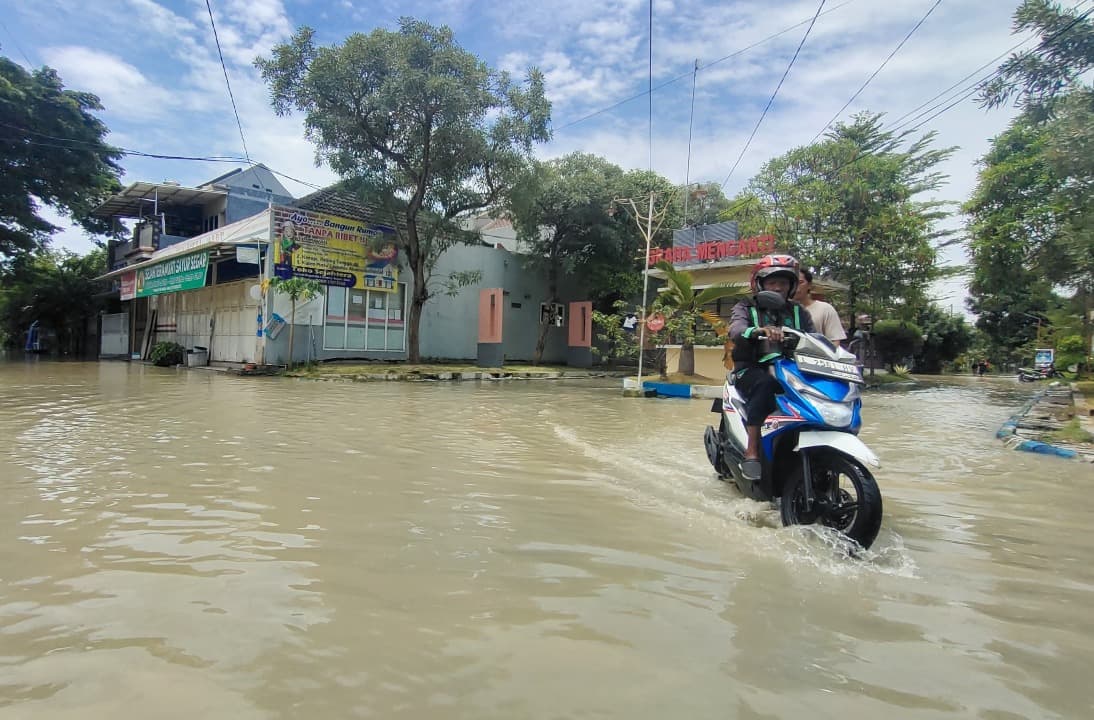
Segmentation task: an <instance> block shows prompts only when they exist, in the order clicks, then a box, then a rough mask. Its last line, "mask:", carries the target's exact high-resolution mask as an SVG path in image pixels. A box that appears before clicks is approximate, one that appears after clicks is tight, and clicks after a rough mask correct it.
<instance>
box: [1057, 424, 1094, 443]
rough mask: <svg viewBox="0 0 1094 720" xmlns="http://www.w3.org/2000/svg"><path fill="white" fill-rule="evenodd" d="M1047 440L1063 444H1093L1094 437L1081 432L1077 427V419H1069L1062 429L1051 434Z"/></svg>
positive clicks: (1080, 428) (1083, 431)
mask: <svg viewBox="0 0 1094 720" xmlns="http://www.w3.org/2000/svg"><path fill="white" fill-rule="evenodd" d="M1046 439H1047V440H1049V441H1050V442H1051V441H1056V442H1065V443H1087V444H1090V443H1094V435H1091V434H1090V433H1088V432H1087V431H1086V430H1083V429H1082V427H1080V426H1079V419H1078V418H1071V420H1069V421H1068V422H1067V423H1066V424H1065V425H1064V426H1063V427H1062V428H1060V429H1059V430H1056V431H1054V432H1051V433H1049V434H1048V436H1047V437H1046Z"/></svg>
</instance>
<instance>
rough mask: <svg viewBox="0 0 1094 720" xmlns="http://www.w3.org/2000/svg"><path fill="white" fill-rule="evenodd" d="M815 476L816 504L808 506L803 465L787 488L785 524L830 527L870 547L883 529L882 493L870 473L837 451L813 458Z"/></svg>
mask: <svg viewBox="0 0 1094 720" xmlns="http://www.w3.org/2000/svg"><path fill="white" fill-rule="evenodd" d="M809 471H810V474H812V476H813V505H812V507H811V508H809V509H808V510H807V509H806V507H805V488H804V483H803V482H802V480H803V473H802V466H801V464H800V463H799V464H798V465H797V467H796V468H795V470H794V472H793V474H791V475H790V477H788V478H787V480H786V484H785V485H784V486H783V494H782V500H781V502H780V505H781V514H782V521H783V525H812V524H814V523H820V524H821V525H824V526H825V527H830V528H832V529H834V530H837V531H838V532H840V533H842V534H843V535H845V536H847V537H849V538H850V539H852V540H854V541H855V542H857V543H858V544H859V545H861V546H862V547H863V548H868V547H870V545H871V544H872V543H873V542H874V539H875V538H877V534H878V531H879V530H881V490H879V489H878V486H877V481H876V480H874V476H873V475H871V474H870V471H869V470H867V469H866V468H865V467H863V466H862V464H861V463H859V462H858V461H857V460H855V459H853V458H850V457H848V456H846V455H843V454H842V453H838V452H835V451H833V450H819V451H814V452H811V453H810V455H809Z"/></svg>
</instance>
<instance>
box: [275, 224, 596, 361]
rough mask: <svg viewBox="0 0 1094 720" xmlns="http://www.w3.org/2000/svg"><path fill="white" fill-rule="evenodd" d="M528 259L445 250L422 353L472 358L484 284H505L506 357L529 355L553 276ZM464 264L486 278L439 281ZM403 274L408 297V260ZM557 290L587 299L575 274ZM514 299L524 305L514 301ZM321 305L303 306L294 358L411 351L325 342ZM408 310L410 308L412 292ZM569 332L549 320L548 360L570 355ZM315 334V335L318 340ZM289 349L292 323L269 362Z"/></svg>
mask: <svg viewBox="0 0 1094 720" xmlns="http://www.w3.org/2000/svg"><path fill="white" fill-rule="evenodd" d="M526 262H527V257H526V256H523V255H515V254H513V253H510V252H509V251H507V250H501V249H496V248H489V247H481V246H469V245H459V246H457V247H454V248H452V249H450V250H449V251H448V252H446V253H445V254H444V256H443V257H442V258H441V259H440V260H439V261H438V263H437V268H436V270H435V272H434V274H433V281H432V284H433V285H434V286H436V287H437V288H438V289H437V295H435V296H434V297H433V298H431V299H430V300H429V301H428V302H427V303H426V304H425V308H424V311H423V314H422V323H421V328H420V335H419V337H420V342H421V345H420V350H421V355H422V358H423V359H424V358H430V359H438V360H465V361H474V360H475V359H476V356H477V354H478V341H479V291H480V290H483V289H488V288H499V287H500V288H502V289H503V291H504V292H505V295H504V298H505V302H504V304H503V306H502V321H503V323H504V327H503V333H502V336H503V346H504V347H503V350H504V353H505V359H506V361H531V359H532V355H533V353H534V352H535V347H536V338H537V337H538V332H539V327H540V326H539V305H540V303H541V302H545V301H546V299H547V281H546V279H545V277H544V276H543V274H542V273H540V272H538V271H535V270H531V269H527V268H526V267H525V263H526ZM465 270H479V271H481V272H482V280H481V281H480V282H479V283H477V284H475V285H474V286H470V287H465V288H461V289H460V291H459V293H457V294H456V296H455V297H449V296H448V295H446V294H444V292H443V291H442V290H441V289H440V288H441V287H442V286H443V281H444V278H446V277H447V276H448V275H449V273H451V272H457V271H465ZM399 281H400V282H406V283H407V284H408V288H407V296H408V298H409V297H410V295H411V294H412V293H413V286H412V285H411V283H410V273H409V271H408V270H407V269H406V267H405V266H402V267H400V269H399ZM559 294H560V296H561V298H562V300H561V302H563V303H565V304H568V303H569V302H570V301H574V300H584V299H585V297H584V295H583V294H582V293H580V292H579V291H578V290H577V289H576V288H575V287H574V285H573V283H570V282H563V283H562V285H561V287H560V290H559ZM514 304H518V305H520V307H519V308H518V307H513V305H514ZM323 307H324V306H323V305H322V304H321V303H320V302H316V303H309V304H308V305H306V306H301V307H298V308H297V312H296V341H295V346H294V350H295V352H294V353H293V359H294V361H295V362H304V361H306V360H308V359H311V360H316V359H319V360H323V359H333V358H360V359H363V360H364V359H368V360H382V359H386V360H405V359H406V355H407V353H406V352H405V351H404V352H383V351H375V350H324V349H323V337H322V332H323V327H322V322H323V312H324V311H323ZM273 310H274V312H277V313H278V314H280V315H281V316H282V317H284V318H285V319H286V320H287V319H288V318H289V312H288V306H287V300H286V299H284V298H281V297H278V298H277V299H276V301H275V303H274V307H273ZM568 310H569V308H567V311H568ZM407 314H408V315H409V300H408V302H407ZM309 316H311V319H312V322H313V323H315V324H314V325H312V326H311V333H312V335H311V336H309V325H308V318H309ZM567 322H569V318H567ZM594 332H595V329H594ZM567 334H568V330H567V326H563V327H552V328H551V331H550V333H549V335H548V337H547V347H546V348H545V351H544V356H543V362H545V363H564V362H565V360H566V350H567ZM311 338H314V345H313V346H312V340H311ZM309 346H312V347H309ZM288 350H289V329H288V327H286V328H284V329H283V330H282V331H281V333H280V334H279V335H278V337H277V339H276V340H268V341H267V345H266V357H267V362H271V363H282V364H283V363H285V361H286V360H287V359H288V354H289V352H288Z"/></svg>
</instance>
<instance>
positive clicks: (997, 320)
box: [964, 116, 1061, 351]
mask: <svg viewBox="0 0 1094 720" xmlns="http://www.w3.org/2000/svg"><path fill="white" fill-rule="evenodd" d="M1046 143H1047V130H1046V128H1044V127H1042V126H1037V125H1035V124H1034V123H1032V122H1031V120H1030V119H1029V118H1028V117H1025V116H1023V117H1019V118H1017V119H1016V120H1015V121H1014V122H1012V123H1011V125H1010V127H1008V128H1007V130H1006V131H1005V132H1003V134H1001V135H1000V136H999V137H997V138H995V139H994V140H993V141H992V146H991V149H990V150H989V151H988V153H987V155H985V157H984V158H983V160H982V169H981V171H980V176H979V182H978V184H977V188H976V191H975V192H974V194H973V196H972V198H971V199H970V200H969V202H968V203H966V205H965V208H964V209H965V212H967V213H968V214H969V218H970V220H969V224H968V238H969V239H968V245H967V247H968V252H969V256H970V258H971V260H972V263H971V264H972V269H973V272H972V278H971V282H970V283H969V296H970V299H969V307H970V309H972V311H973V312H975V313H976V314H977V320H976V327H977V328H979V329H980V330H982V331H983V332H984V333H985V334H986V335H987V336H988V338H989V339H990V341H991V342H992V344H993V345H995V346H997V347H999V348H1002V349H1004V351H1013V350H1015V349H1017V348H1020V347H1022V346H1024V345H1026V344H1028V343H1030V342H1031V341H1033V340H1034V337H1035V335H1036V333H1037V317H1039V316H1041V315H1042V314H1043V313H1044V312H1045V310H1047V309H1048V307H1049V306H1050V305H1051V303H1052V286H1051V283H1050V282H1049V281H1048V280H1047V279H1046V275H1045V273H1044V272H1043V270H1042V269H1041V268H1039V267H1036V266H1035V265H1034V263H1032V262H1030V259H1031V258H1032V257H1033V256H1034V255H1035V254H1036V248H1037V247H1039V246H1041V245H1043V244H1045V243H1046V242H1049V241H1050V239H1051V238H1052V237H1053V235H1054V234H1055V232H1056V228H1057V226H1058V222H1057V218H1056V211H1055V208H1054V201H1053V198H1054V196H1055V193H1056V191H1057V190H1058V189H1059V187H1060V185H1061V181H1060V178H1059V177H1058V175H1057V174H1056V172H1055V169H1054V168H1053V167H1052V165H1051V163H1049V162H1048V159H1047V158H1046V156H1045V149H1046Z"/></svg>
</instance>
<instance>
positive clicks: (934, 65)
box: [0, 0, 1076, 312]
mask: <svg viewBox="0 0 1094 720" xmlns="http://www.w3.org/2000/svg"><path fill="white" fill-rule="evenodd" d="M1074 2H1076V0H1067V2H1065V5H1067V6H1070V5H1072V4H1074ZM818 3H819V0H702V1H695V2H689V1H687V0H653V9H652V13H653V29H652V39H651V32H650V2H649V0H601V2H595V3H594V2H588V1H587V0H546V1H544V0H535V1H529V0H508V1H507V2H497V0H433V1H432V2H422V1H418V0H400V1H398V2H396V1H394V0H372V1H365V0H352V1H351V0H210V2H209V5H210V6H211V8H212V12H213V18H214V20H215V24H216V30H217V33H218V35H219V39H220V46H221V50H222V51H223V56H224V63H225V67H226V69H227V74H228V78H229V80H230V82H231V90H232V94H233V95H234V98H235V103H236V106H237V108H238V111H239V121H240V125H242V130H243V138H244V139H245V141H246V147H247V151H248V153H249V155H250V157H251V159H252V160H255V161H258V162H262V163H264V164H266V165H267V166H269V167H270V168H272V169H273V170H275V171H278V172H280V173H283V174H284V175H288V176H291V177H293V178H298V179H301V180H304V181H306V182H308V183H312V184H315V185H326V184H328V183H330V182H332V181H334V180H335V179H336V178H335V175H334V174H333V173H332V172H331V171H330V170H329V169H327V168H326V167H322V166H319V165H317V164H316V159H315V149H314V147H313V146H312V145H311V144H310V143H309V142H308V141H307V140H306V139H305V138H304V134H303V123H302V118H301V117H300V116H299V115H294V116H288V117H278V116H276V115H275V114H274V112H273V110H272V108H271V106H270V102H269V93H268V89H267V88H266V86H265V85H264V83H263V81H262V78H261V76H260V75H259V73H258V71H257V70H256V69H255V67H254V60H255V58H256V57H260V56H267V55H268V54H269V52H270V50H271V48H273V47H274V46H276V45H277V44H278V43H280V42H283V41H285V40H286V39H287V38H288V37H289V36H290V35H291V34H292V33H293V32H294V30H295V29H296V28H298V27H299V26H301V25H307V26H310V27H312V28H314V29H315V30H316V41H317V42H318V43H321V44H333V43H339V42H341V41H342V40H344V39H345V37H346V36H347V35H348V34H350V33H353V32H362V33H368V32H371V31H372V30H373V29H376V28H384V29H388V30H394V29H397V28H398V22H399V18H400V17H401V16H409V17H414V18H417V19H420V20H425V21H427V22H430V23H433V24H437V25H441V24H443V25H448V26H449V27H451V28H452V30H453V32H454V34H455V38H456V41H457V42H458V43H459V44H460V45H461V46H463V47H464V48H465V49H467V50H469V51H471V52H473V53H475V54H476V55H478V56H479V57H480V58H482V59H483V60H484V61H485V62H487V63H488V64H489V65H491V66H493V67H496V68H500V69H505V70H509V71H511V72H512V73H513V75H514V77H521V76H523V74H524V73H525V71H526V69H527V68H528V67H529V66H535V67H538V68H539V69H540V70H542V71H543V72H544V74H545V76H546V82H547V95H548V99H549V100H550V101H551V103H552V125H553V128H554V135H553V138H552V140H551V141H550V142H548V143H546V144H544V145H541V146H539V147H538V148H537V150H536V154H537V155H538V156H540V157H542V158H550V157H557V156H560V155H564V154H566V153H569V152H573V151H583V152H590V153H595V154H598V155H601V156H603V157H605V158H607V159H608V160H610V161H612V162H614V163H617V164H618V165H620V166H622V167H624V168H626V169H631V168H647V167H650V166H651V164H652V167H653V169H654V170H656V171H658V172H660V173H661V174H663V175H665V176H666V177H668V178H669V179H670V180H672V181H673V182H677V183H683V182H685V180H687V181H690V182H710V181H713V182H718V183H721V184H723V189H724V191H725V192H726V194H727V195H729V196H733V195H734V194H735V193H736V192H738V191H739V190H740V189H741V188H742V187H743V186H744V185H745V184H746V183H747V182H748V180H749V179H750V178H751V177H752V176H753V175H754V174H755V173H756V171H757V170H758V169H759V168H760V166H761V165H762V164H763V163H764V162H766V161H767V160H769V159H771V158H773V157H776V156H778V155H781V154H783V153H785V152H787V151H788V150H791V149H793V148H794V147H797V146H801V145H805V144H808V143H810V142H811V141H812V140H813V138H814V137H815V136H817V135H818V134H819V133H821V132H822V131H823V130H824V129H825V127H826V124H827V123H828V122H829V121H830V120H831V119H832V118H833V116H834V115H836V113H837V111H839V110H840V108H841V107H842V106H843V105H844V104H845V103H846V102H847V101H848V100H849V99H850V98H851V97H852V95H853V94H854V93H855V92H856V91H857V90H858V89H859V88H860V86H861V85H862V84H863V83H864V82H865V81H866V80H867V78H868V77H869V76H870V75H871V73H873V72H874V71H875V70H877V69H878V67H879V66H880V65H881V63H882V61H884V60H885V58H886V57H887V56H888V55H889V54H890V53H891V52H893V50H894V48H896V47H897V45H898V43H900V42H901V40H902V39H903V38H904V37H905V36H906V35H907V34H908V32H909V31H910V30H912V28H913V26H915V25H916V23H918V22H920V21H921V20H922V19H923V17H924V16H925V15H926V14H927V13H928V11H929V10H931V9H932V7H933V11H932V12H931V13H930V15H929V16H928V17H927V18H926V20H925V21H923V22H922V25H921V26H920V27H919V28H918V29H917V30H916V31H915V32H914V33H913V34H912V35H911V37H910V38H909V39H908V40H907V42H906V43H905V44H904V45H903V46H902V47H901V49H900V50H899V51H898V52H897V53H896V54H895V55H894V56H893V58H892V59H891V60H890V61H889V62H888V63H887V65H886V66H885V67H884V68H883V69H882V70H881V71H880V72H879V73H878V74H877V76H876V77H875V78H874V79H873V80H872V81H871V82H870V84H869V85H868V87H866V89H865V90H863V91H862V92H861V93H860V94H859V95H858V97H857V98H856V99H855V100H854V102H852V103H851V104H850V106H848V107H847V109H846V110H844V111H843V112H842V114H841V115H840V116H839V118H840V119H848V118H849V117H850V116H851V115H852V114H853V113H855V112H857V111H862V110H870V111H873V112H882V113H885V114H886V117H887V118H888V119H889V120H890V121H892V122H893V123H894V124H895V122H896V121H899V120H900V119H901V116H904V115H905V114H906V113H907V112H908V111H910V110H913V109H915V108H918V107H919V106H921V105H922V104H923V103H925V102H926V101H928V100H930V99H931V98H932V97H933V96H935V95H936V94H938V93H939V92H941V91H943V90H945V89H946V88H948V87H950V86H951V85H953V84H954V83H956V82H958V81H959V80H961V79H962V78H964V77H965V76H966V75H968V74H969V73H972V72H973V71H974V70H976V69H977V68H979V67H981V66H982V65H985V64H987V63H989V62H990V61H992V60H993V59H994V58H996V57H997V56H1000V55H1003V54H1004V53H1006V52H1007V50H1008V49H1009V48H1011V47H1012V46H1013V45H1015V44H1017V43H1019V42H1021V41H1022V40H1024V39H1026V36H1021V35H1019V36H1015V35H1013V34H1012V27H1011V23H1012V17H1011V16H1012V14H1013V12H1014V9H1015V8H1016V7H1017V5H1018V0H941V2H937V3H936V0H827V1H826V2H825V3H824V7H823V10H822V14H821V15H820V16H819V17H818V18H817V20H816V22H815V24H814V25H813V27H812V30H811V31H810V33H809V35H808V37H807V38H806V40H805V43H804V45H802V47H801V50H800V53H799V54H798V56H797V59H796V61H795V62H794V65H793V67H792V68H791V70H790V72H789V74H788V75H787V76H786V79H785V81H784V82H783V84H782V86H781V88H780V89H779V91H778V94H777V96H776V97H775V99H774V102H773V103H772V104H771V107H770V109H769V110H768V112H767V115H766V117H765V118H764V120H763V122H762V123H761V124H760V126H759V128H758V129H757V130H756V132H755V136H754V138H753V139H752V141H751V143H750V144H748V146H747V150H746V151H744V153H743V155H742V151H743V150H744V148H745V146H746V143H747V142H748V139H749V136H750V135H751V134H752V132H753V130H754V128H756V124H757V121H758V120H759V118H760V116H761V113H762V112H763V110H764V107H765V106H766V105H767V104H768V102H769V100H770V98H771V96H772V93H773V92H774V91H775V88H776V85H777V84H778V83H779V81H780V78H781V77H782V76H783V74H784V72H786V70H787V66H788V63H789V62H790V59H791V57H792V56H793V55H794V53H795V50H796V49H797V48H798V46H799V44H800V43H801V42H802V38H803V37H804V36H805V34H806V30H807V28H808V27H809V23H810V20H811V19H812V18H813V16H814V14H815V13H816V12H817V7H818ZM794 26H796V27H794ZM784 30H785V31H786V32H784V33H783V34H781V35H779V36H778V37H776V38H774V39H769V40H768V39H766V38H768V37H769V36H771V35H773V34H775V33H779V32H781V31H784ZM761 41H762V42H761ZM756 43H759V44H756ZM651 44H652V63H653V70H652V83H653V85H654V87H655V88H657V89H655V91H654V92H653V93H652V95H650V94H647V93H646V91H647V88H648V87H649V83H650V66H649V63H650V52H651ZM754 44H755V47H752V48H751V49H746V48H748V47H749V46H752V45H754ZM1032 44H1033V43H1030V45H1032ZM742 51H743V52H742ZM0 52H2V53H3V54H4V55H6V56H8V57H9V58H11V59H12V60H14V61H16V62H19V63H21V64H23V65H25V66H27V67H36V66H40V65H43V64H45V65H49V66H51V67H53V68H55V69H56V70H57V71H58V72H59V73H60V74H61V77H62V79H63V80H64V82H65V83H66V85H67V86H68V87H70V88H72V89H78V90H84V91H90V92H94V93H96V94H97V95H98V96H99V97H100V98H101V100H102V103H103V105H104V107H105V109H104V110H103V111H102V112H101V114H100V117H101V119H102V120H103V121H104V122H105V123H106V125H107V126H108V127H109V128H110V130H111V133H110V135H109V137H108V138H107V139H108V142H110V143H111V144H113V145H115V146H119V147H122V148H126V149H129V150H137V151H141V152H147V153H157V154H169V155H189V156H203V157H208V156H222V155H223V156H234V157H242V156H243V153H244V150H243V140H241V138H240V130H239V127H238V126H237V123H236V119H235V116H234V115H233V112H232V106H231V102H230V100H229V95H228V90H227V88H226V85H225V77H224V70H223V69H222V68H221V63H220V58H219V56H218V52H217V46H216V42H215V41H214V36H213V32H212V29H211V26H210V18H209V8H208V7H207V5H206V2H205V0H158V1H157V0H111V1H110V2H106V0H93V1H92V2H87V0H36V2H33V3H17V4H12V5H10V6H9V8H8V10H7V11H6V12H5V13H4V14H3V16H2V17H0ZM696 60H698V62H699V67H700V69H699V71H698V72H697V73H693V72H692V71H693V67H694V64H695V62H696ZM996 64H997V63H993V64H992V65H991V66H989V67H988V69H986V70H983V71H981V72H979V73H977V74H976V75H974V76H973V79H976V78H979V77H982V76H983V75H985V74H986V73H987V72H989V71H990V70H991V69H992V68H993V67H995V65H996ZM693 77H694V81H695V82H694V96H693V88H692V80H693ZM662 85H663V87H658V86H662ZM962 87H964V85H962ZM634 96H638V97H634ZM651 97H652V132H651V123H650V113H651V107H650V105H651V103H650V99H651ZM693 97H694V111H692V104H693ZM946 97H948V96H946ZM628 98H634V99H631V100H629V101H627V102H622V103H621V102H620V101H622V100H626V99H628ZM917 112H918V111H917ZM1013 115H1014V111H1013V109H1010V108H1003V109H995V110H985V109H983V108H981V107H979V106H978V105H977V104H976V103H975V101H974V100H973V99H968V100H965V101H963V102H959V103H957V104H956V105H954V106H953V107H952V108H950V109H949V110H947V111H945V112H944V113H942V114H941V115H939V116H938V117H936V118H934V119H931V120H930V121H929V122H927V123H926V124H925V125H923V126H922V127H921V128H920V129H919V131H918V132H927V131H934V132H936V133H937V134H938V137H937V140H936V144H937V145H938V146H957V147H958V149H957V150H956V151H955V152H954V154H953V155H952V157H951V158H950V159H949V160H948V161H947V162H946V163H945V164H944V165H943V166H942V170H943V172H945V173H946V174H947V175H948V176H949V181H948V183H947V184H946V185H945V186H944V187H943V188H942V189H941V190H940V191H938V192H937V193H935V195H934V197H935V198H937V199H943V200H949V201H953V202H957V203H960V202H962V201H964V200H965V199H967V198H968V197H969V195H970V193H971V192H972V190H973V189H974V187H975V184H976V172H977V160H978V158H979V157H981V156H982V155H983V154H984V152H985V151H986V150H987V148H988V145H989V142H990V139H991V138H992V137H993V136H995V135H997V134H998V133H999V132H1001V131H1002V130H1003V129H1004V128H1005V126H1006V124H1007V122H1008V121H1009V120H1010V119H1011V117H1013ZM923 119H925V118H923ZM917 122H918V121H917ZM912 124H914V123H912ZM689 133H690V136H691V142H690V147H689ZM738 159H739V164H738ZM735 164H736V165H737V167H736V169H735V170H732V173H731V169H733V167H734V165H735ZM122 165H123V167H124V169H125V175H124V177H123V178H122V182H123V184H128V183H131V182H136V181H149V182H159V181H163V180H175V181H178V182H180V183H181V184H183V185H188V186H193V185H198V184H201V183H202V182H205V181H207V180H209V179H211V178H213V177H216V176H217V175H220V174H222V173H224V172H227V171H228V170H231V169H232V168H234V167H240V166H242V163H209V162H193V161H172V160H157V159H150V158H142V157H134V156H127V157H125V158H124V159H123V161H122ZM281 179H282V182H283V183H284V184H285V186H286V187H287V188H288V189H289V191H290V192H291V193H292V194H294V195H296V196H297V197H300V196H302V195H305V194H307V193H308V192H311V190H312V188H311V187H308V186H306V185H303V184H300V183H297V182H293V181H291V180H287V179H285V178H281ZM46 215H47V217H49V218H55V217H56V216H55V215H52V214H49V213H47V214H46ZM62 224H64V223H62ZM949 225H950V226H951V227H955V228H957V227H960V225H961V219H960V218H954V219H952V220H951V221H949ZM54 244H55V245H56V246H60V247H64V248H69V249H71V250H74V251H77V252H83V251H86V250H87V249H89V248H90V247H91V240H90V239H89V238H87V237H86V236H84V235H83V234H82V232H81V231H78V230H76V229H66V230H65V231H64V232H62V233H60V234H58V235H57V236H56V237H55V239H54ZM942 257H943V261H944V262H945V263H947V264H955V263H957V264H959V263H962V262H963V255H962V252H961V251H960V249H959V248H948V249H946V250H945V251H944V252H943V256H942ZM935 297H936V300H937V301H938V302H939V304H941V305H942V306H943V307H950V306H951V305H952V306H953V309H954V312H962V311H963V300H964V297H965V293H964V290H963V288H962V282H961V281H960V280H955V281H949V282H945V283H940V284H938V285H937V286H936V288H935Z"/></svg>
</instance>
